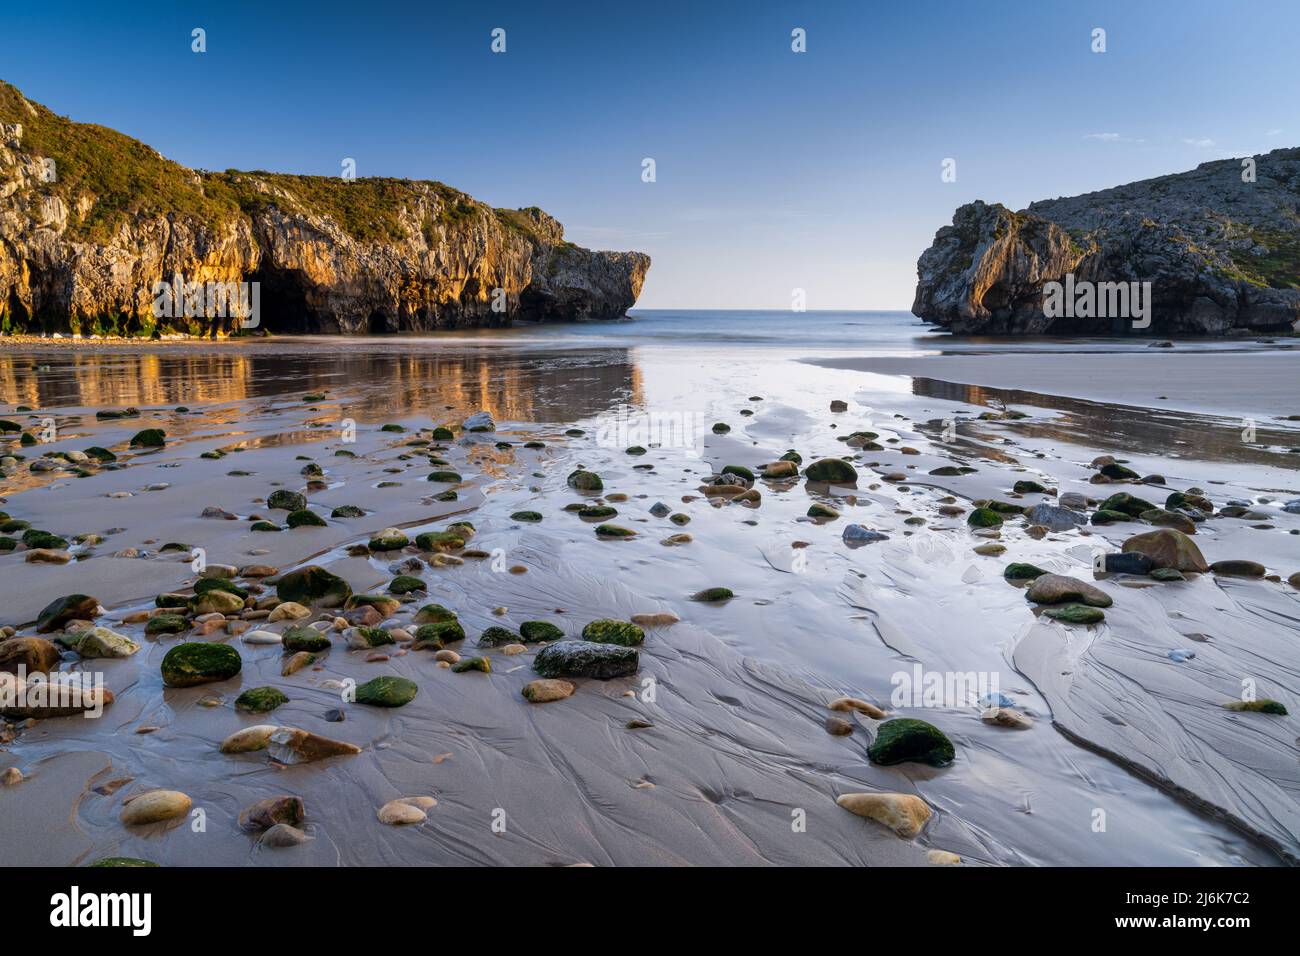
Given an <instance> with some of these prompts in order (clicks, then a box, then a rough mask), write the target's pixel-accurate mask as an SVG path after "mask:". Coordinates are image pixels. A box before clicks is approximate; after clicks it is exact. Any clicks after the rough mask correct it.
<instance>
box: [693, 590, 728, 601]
mask: <svg viewBox="0 0 1300 956" xmlns="http://www.w3.org/2000/svg"><path fill="white" fill-rule="evenodd" d="M735 596H736V595H735V593H734V592H733V591H732V590H731V588H705V589H704V590H703V591H696V592H695V593H694V594H692V595H691V600H692V601H703V602H704V603H706V604H714V603H717V602H718V601H730V600H731V599H732V598H734V597H735Z"/></svg>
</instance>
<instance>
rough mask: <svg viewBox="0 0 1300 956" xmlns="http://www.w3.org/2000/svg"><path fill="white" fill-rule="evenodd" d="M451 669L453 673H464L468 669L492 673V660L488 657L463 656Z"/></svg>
mask: <svg viewBox="0 0 1300 956" xmlns="http://www.w3.org/2000/svg"><path fill="white" fill-rule="evenodd" d="M451 670H452V673H453V674H464V673H465V672H466V671H480V672H482V673H484V674H491V673H492V661H491V659H490V658H487V657H462V658H461V659H460V660H458V661H457V662H456V663H455V664H452V665H451Z"/></svg>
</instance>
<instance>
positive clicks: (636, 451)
mask: <svg viewBox="0 0 1300 956" xmlns="http://www.w3.org/2000/svg"><path fill="white" fill-rule="evenodd" d="M624 453H625V454H628V455H644V454H645V449H644V448H642V447H641V446H640V445H632V446H631V447H630V448H626V449H624Z"/></svg>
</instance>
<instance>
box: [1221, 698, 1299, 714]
mask: <svg viewBox="0 0 1300 956" xmlns="http://www.w3.org/2000/svg"><path fill="white" fill-rule="evenodd" d="M1223 707H1224V709H1225V710H1238V711H1247V712H1249V713H1255V714H1272V715H1274V716H1275V717H1285V716H1287V710H1286V706H1285V705H1284V704H1280V703H1278V702H1277V701H1275V700H1272V699H1270V698H1268V697H1265V698H1263V699H1261V700H1230V701H1228V703H1226V704H1224V705H1223Z"/></svg>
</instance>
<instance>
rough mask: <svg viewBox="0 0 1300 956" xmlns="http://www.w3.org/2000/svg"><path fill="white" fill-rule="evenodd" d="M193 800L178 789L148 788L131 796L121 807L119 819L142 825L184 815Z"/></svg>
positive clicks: (130, 824) (134, 824) (128, 824)
mask: <svg viewBox="0 0 1300 956" xmlns="http://www.w3.org/2000/svg"><path fill="white" fill-rule="evenodd" d="M192 803H193V801H192V800H191V799H190V798H189V796H188V795H186V794H184V793H181V792H180V791H179V790H148V791H146V792H145V793H142V794H139V795H138V796H135V797H131V798H130V799H129V800H128V801H127V803H126V805H125V806H124V807H123V808H122V814H121V817H120V819H121V821H122V822H123V823H125V824H126V825H127V826H144V825H146V824H149V823H160V822H161V821H163V820H171V819H173V818H175V817H180V816H184V815H185V814H186V813H188V812H189V809H190V806H191V804H192Z"/></svg>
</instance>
